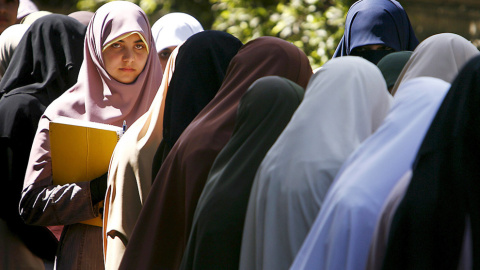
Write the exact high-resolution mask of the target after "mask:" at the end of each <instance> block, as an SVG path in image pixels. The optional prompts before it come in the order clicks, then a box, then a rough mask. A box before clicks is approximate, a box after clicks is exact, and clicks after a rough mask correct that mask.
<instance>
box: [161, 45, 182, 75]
mask: <svg viewBox="0 0 480 270" xmlns="http://www.w3.org/2000/svg"><path fill="white" fill-rule="evenodd" d="M175 48H177V46H170V47H166V48H165V49H163V50H161V51H160V52H159V53H158V59H160V64H161V65H162V71H163V72H164V73H165V67H166V66H167V62H168V58H170V55H171V54H172V52H173V50H175Z"/></svg>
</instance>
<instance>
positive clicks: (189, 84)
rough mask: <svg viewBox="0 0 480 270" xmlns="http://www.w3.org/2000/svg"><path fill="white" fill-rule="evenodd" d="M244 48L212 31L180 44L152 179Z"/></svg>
mask: <svg viewBox="0 0 480 270" xmlns="http://www.w3.org/2000/svg"><path fill="white" fill-rule="evenodd" d="M242 45H243V44H242V42H241V41H240V40H238V39H237V38H235V37H234V36H232V35H230V34H227V33H225V32H221V31H211V30H210V31H202V32H200V33H197V34H195V35H192V36H191V37H189V38H188V39H187V40H186V41H185V43H184V44H183V45H181V47H180V48H179V50H178V55H177V58H176V60H175V71H174V73H173V75H172V78H171V80H170V85H169V86H168V92H167V96H166V98H165V114H164V117H163V141H162V142H161V144H160V146H159V149H158V150H157V153H156V155H155V159H154V166H153V178H154V177H155V176H156V175H157V172H158V169H159V168H160V165H161V163H162V162H163V160H164V158H165V157H166V156H167V154H168V153H169V152H170V149H172V147H173V145H174V144H175V142H176V141H177V139H178V137H180V135H181V134H182V132H183V131H184V130H185V128H186V127H187V126H188V125H189V124H190V122H192V120H193V119H194V118H195V117H196V116H197V114H198V113H199V112H200V111H201V110H202V109H203V108H204V107H205V105H207V104H208V103H209V102H210V100H212V98H213V97H214V96H215V95H216V94H217V91H218V89H219V88H220V85H222V82H223V78H224V77H225V73H226V71H227V67H228V64H229V63H230V60H231V59H232V58H233V57H234V56H235V55H236V54H237V52H238V50H239V49H240V47H241V46H242Z"/></svg>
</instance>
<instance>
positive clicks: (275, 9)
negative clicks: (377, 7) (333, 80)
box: [211, 0, 352, 68]
mask: <svg viewBox="0 0 480 270" xmlns="http://www.w3.org/2000/svg"><path fill="white" fill-rule="evenodd" d="M351 2H352V1H348V0H347V1H338V0H337V1H334V0H290V1H285V0H280V1H272V0H263V1H261V0H253V1H248V0H219V1H216V0H211V3H212V11H213V12H214V13H215V14H216V20H215V22H214V24H213V26H212V28H213V29H216V30H222V31H226V32H228V33H231V34H233V35H234V36H236V37H238V38H239V39H240V40H242V41H243V42H247V41H249V40H250V39H254V38H257V37H260V36H276V37H279V38H282V39H284V40H287V41H290V42H292V43H293V44H295V45H296V46H297V47H299V48H300V49H302V50H303V51H304V52H305V53H306V54H307V56H308V58H309V60H310V63H311V65H312V67H313V68H317V67H319V66H321V65H323V64H324V63H325V62H326V61H328V60H329V59H330V58H331V56H332V55H333V53H334V52H335V49H336V47H337V44H338V42H339V40H340V39H341V37H342V35H343V28H344V22H345V15H346V13H347V11H348V7H349V6H350V3H351Z"/></svg>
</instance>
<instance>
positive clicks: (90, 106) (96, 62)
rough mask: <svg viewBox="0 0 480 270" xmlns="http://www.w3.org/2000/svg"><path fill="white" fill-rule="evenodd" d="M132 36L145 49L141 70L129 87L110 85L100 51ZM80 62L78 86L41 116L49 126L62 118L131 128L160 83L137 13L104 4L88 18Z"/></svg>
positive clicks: (145, 26)
mask: <svg viewBox="0 0 480 270" xmlns="http://www.w3.org/2000/svg"><path fill="white" fill-rule="evenodd" d="M131 32H136V33H138V34H139V35H142V36H143V39H144V40H145V41H146V44H147V46H148V51H149V54H148V60H147V63H146V65H145V68H144V69H143V71H142V72H141V73H140V75H139V76H138V77H137V79H136V80H135V81H134V82H133V83H130V84H124V83H121V82H118V81H116V80H115V79H114V78H113V77H111V76H110V75H109V74H108V73H107V71H106V70H105V64H104V60H103V57H102V49H103V47H104V46H105V45H106V44H109V43H110V42H111V41H113V40H115V39H116V38H118V37H120V36H123V35H124V34H127V33H131ZM84 56H85V57H84V61H83V63H82V67H81V69H80V73H79V75H78V82H77V83H76V84H75V85H74V86H73V87H72V88H71V89H69V90H68V91H67V92H65V94H63V95H62V96H60V97H59V98H58V99H57V100H55V101H54V102H53V103H52V104H51V105H50V106H49V107H48V108H47V110H46V111H45V116H46V117H47V118H49V119H50V120H52V119H54V118H56V117H58V116H67V117H72V118H77V119H83V120H88V121H93V122H99V123H107V124H111V125H115V126H121V125H122V123H123V120H126V121H127V124H128V125H131V124H133V122H135V120H137V118H139V117H140V116H141V115H143V114H144V113H145V112H146V111H147V110H148V108H149V107H150V104H151V103H152V101H153V98H154V97H155V94H156V92H157V90H158V88H159V87H160V84H161V82H162V76H163V74H162V69H161V66H160V61H159V60H158V57H157V54H156V51H155V44H154V41H153V38H152V33H151V30H150V24H149V22H148V18H147V16H146V15H145V13H144V12H143V10H142V9H141V8H140V7H139V6H137V5H135V4H133V3H131V2H127V1H115V2H110V3H107V4H105V5H103V6H102V7H100V8H99V9H98V10H97V12H96V13H95V14H94V15H93V18H92V20H91V21H90V23H89V25H88V27H87V33H86V36H85V49H84Z"/></svg>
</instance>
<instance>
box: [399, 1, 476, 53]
mask: <svg viewBox="0 0 480 270" xmlns="http://www.w3.org/2000/svg"><path fill="white" fill-rule="evenodd" d="M399 2H400V4H402V6H403V7H404V8H405V10H406V11H407V13H408V16H409V18H410V21H411V23H412V25H413V28H414V30H415V34H416V35H417V38H418V39H419V40H420V41H421V40H424V39H425V38H427V37H429V36H431V35H433V34H437V33H444V32H450V33H456V34H459V35H461V36H463V37H465V38H466V39H468V40H471V41H472V42H473V43H474V44H475V45H476V46H477V47H480V0H399Z"/></svg>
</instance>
